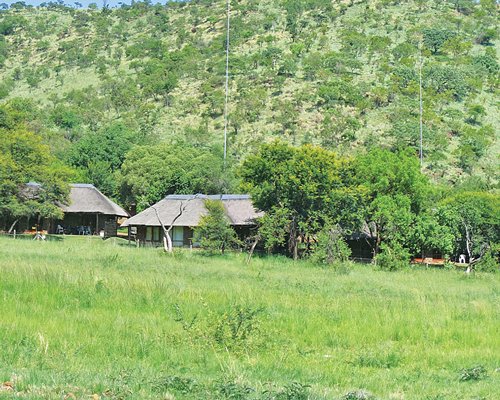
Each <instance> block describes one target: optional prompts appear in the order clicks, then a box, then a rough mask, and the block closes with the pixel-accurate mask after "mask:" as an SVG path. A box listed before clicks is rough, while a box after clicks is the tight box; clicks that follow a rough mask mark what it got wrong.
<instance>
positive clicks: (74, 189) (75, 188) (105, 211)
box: [60, 183, 129, 217]
mask: <svg viewBox="0 0 500 400" xmlns="http://www.w3.org/2000/svg"><path fill="white" fill-rule="evenodd" d="M60 207H61V208H62V210H63V211H64V213H65V214H66V213H90V214H102V215H112V216H117V217H128V216H129V215H128V213H127V212H126V211H125V210H124V209H123V208H121V207H120V206H119V205H118V204H116V203H115V202H113V201H112V200H110V199H109V198H107V197H106V196H105V195H103V194H102V193H101V192H100V191H99V190H98V189H97V188H96V187H95V186H94V185H91V184H87V183H75V184H72V185H71V191H70V193H69V201H68V204H67V205H64V204H61V206H60Z"/></svg>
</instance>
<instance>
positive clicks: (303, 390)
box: [259, 382, 311, 400]
mask: <svg viewBox="0 0 500 400" xmlns="http://www.w3.org/2000/svg"><path fill="white" fill-rule="evenodd" d="M310 387H311V386H310V385H305V384H302V383H300V382H291V383H289V384H287V385H285V386H284V387H283V388H277V387H274V386H270V387H268V388H267V389H266V390H264V391H263V392H262V397H259V398H261V399H262V400H307V399H309V398H310V396H309V388H310Z"/></svg>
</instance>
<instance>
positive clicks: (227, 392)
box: [215, 381, 255, 400]
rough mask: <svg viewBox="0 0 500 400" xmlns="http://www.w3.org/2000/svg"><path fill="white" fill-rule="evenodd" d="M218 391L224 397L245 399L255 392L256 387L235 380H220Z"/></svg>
mask: <svg viewBox="0 0 500 400" xmlns="http://www.w3.org/2000/svg"><path fill="white" fill-rule="evenodd" d="M215 386H216V391H217V393H218V394H219V396H220V397H221V398H222V399H231V400H245V399H248V398H250V395H251V394H252V393H254V392H255V389H254V388H251V387H249V386H246V385H243V384H240V383H237V382H234V381H219V382H217V383H216V385H215Z"/></svg>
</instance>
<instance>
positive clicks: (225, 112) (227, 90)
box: [224, 0, 230, 166]
mask: <svg viewBox="0 0 500 400" xmlns="http://www.w3.org/2000/svg"><path fill="white" fill-rule="evenodd" d="M229 3H230V0H227V1H226V4H227V29H226V87H225V89H226V93H225V101H224V166H226V156H227V103H228V96H229V15H230V4H229Z"/></svg>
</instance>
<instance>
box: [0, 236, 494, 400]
mask: <svg viewBox="0 0 500 400" xmlns="http://www.w3.org/2000/svg"><path fill="white" fill-rule="evenodd" d="M340 271H341V272H339V270H334V269H327V268H320V267H316V266H313V265H310V264H308V263H306V262H293V261H290V260H287V259H284V258H280V257H272V258H256V259H254V260H253V261H252V263H251V264H250V265H247V264H246V263H245V257H244V256H243V255H240V254H231V255H228V256H226V257H218V256H215V257H206V256H202V255H200V254H199V253H196V252H193V253H190V252H187V251H186V252H178V253H176V254H175V255H174V256H170V255H166V254H163V253H162V252H161V251H160V250H157V249H137V248H133V247H132V248H130V247H125V246H121V245H120V244H119V242H116V241H107V242H102V241H100V240H96V239H92V238H71V239H67V240H65V241H64V242H49V243H44V242H27V241H14V240H12V239H6V238H0V307H1V310H2V317H1V318H0V344H1V351H0V380H2V381H10V382H12V383H13V386H14V390H3V391H1V390H0V397H2V396H5V397H6V398H9V397H10V396H11V397H12V398H44V399H45V398H50V399H52V398H53V399H61V398H64V396H67V395H68V393H72V394H73V395H74V396H75V397H76V398H89V396H90V395H92V394H98V395H99V396H107V397H106V398H115V399H119V398H121V399H138V398H142V399H156V398H176V399H193V398H200V399H205V398H208V399H210V398H233V399H236V398H251V399H257V398H258V399H261V398H262V399H264V398H266V399H271V398H275V399H301V398H311V399H331V398H334V399H335V398H341V397H342V396H343V395H344V394H345V393H347V392H349V391H355V390H361V389H363V390H366V391H369V392H371V393H372V394H373V395H375V396H376V397H377V398H381V399H422V398H426V399H467V398H470V399H472V398H485V399H494V398H496V395H497V394H498V393H499V392H500V383H499V377H500V376H499V375H500V373H499V372H497V369H498V368H499V367H500V353H499V349H500V335H499V330H498V328H499V310H500V307H499V302H498V300H499V299H498V297H499V293H500V289H499V280H500V279H499V277H498V276H497V275H490V274H484V275H476V276H474V277H466V276H465V275H464V274H463V273H460V272H456V271H447V270H437V269H418V270H410V269H408V270H406V271H402V272H397V273H389V272H382V271H378V270H375V269H373V268H372V267H371V266H366V265H354V266H353V267H352V268H351V269H350V273H346V271H347V269H345V268H344V269H341V270H340ZM478 365H479V366H482V367H483V368H484V370H485V373H484V374H482V375H481V376H478V378H477V379H470V380H463V379H462V380H461V379H460V378H461V374H463V372H461V371H463V370H464V369H467V368H474V367H475V366H478ZM301 396H302V397H301Z"/></svg>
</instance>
